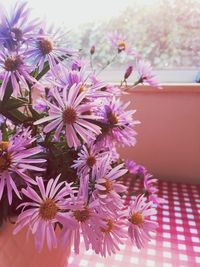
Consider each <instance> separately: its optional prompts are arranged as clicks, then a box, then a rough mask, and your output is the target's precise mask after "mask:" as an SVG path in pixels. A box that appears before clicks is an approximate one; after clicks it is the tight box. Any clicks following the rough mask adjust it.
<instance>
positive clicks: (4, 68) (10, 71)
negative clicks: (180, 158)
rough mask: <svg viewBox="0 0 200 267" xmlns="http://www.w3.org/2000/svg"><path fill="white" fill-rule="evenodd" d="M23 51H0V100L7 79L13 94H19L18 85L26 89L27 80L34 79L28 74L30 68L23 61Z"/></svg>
mask: <svg viewBox="0 0 200 267" xmlns="http://www.w3.org/2000/svg"><path fill="white" fill-rule="evenodd" d="M25 57H26V54H25V53H11V52H9V51H8V50H6V49H2V50H1V51H0V75H1V76H2V84H1V86H0V100H1V101H2V100H3V97H4V94H5V91H6V87H7V84H8V82H9V80H11V83H12V90H13V95H14V96H15V97H17V96H19V95H20V86H23V88H26V89H28V88H29V87H28V84H27V81H28V82H30V83H33V82H35V81H36V80H35V79H34V78H33V77H32V76H31V75H30V72H31V68H30V67H29V66H28V65H26V63H25V61H24V60H25Z"/></svg>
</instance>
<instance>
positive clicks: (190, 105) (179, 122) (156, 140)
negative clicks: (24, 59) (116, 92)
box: [120, 85, 200, 184]
mask: <svg viewBox="0 0 200 267" xmlns="http://www.w3.org/2000/svg"><path fill="white" fill-rule="evenodd" d="M163 88H164V89H162V90H159V89H151V88H149V87H146V88H143V87H141V88H139V89H132V92H131V93H130V94H129V95H125V96H124V97H123V100H125V101H131V104H130V106H129V108H131V109H136V110H137V111H136V113H135V118H136V119H138V120H140V121H141V124H140V125H138V126H136V131H137V133H138V136H137V144H136V146H135V147H133V148H132V147H130V148H127V147H125V148H123V149H120V155H121V156H122V157H125V158H130V159H134V160H135V161H136V162H137V163H138V164H142V165H144V166H145V167H146V168H147V169H148V170H149V172H150V173H153V174H154V176H156V177H158V178H159V179H163V180H172V179H173V181H176V182H188V183H199V184H200V85H196V86H192V85H187V86H186V85H185V86H184V85H183V86H177V85H176V86H173V85H170V86H169V85H168V86H163Z"/></svg>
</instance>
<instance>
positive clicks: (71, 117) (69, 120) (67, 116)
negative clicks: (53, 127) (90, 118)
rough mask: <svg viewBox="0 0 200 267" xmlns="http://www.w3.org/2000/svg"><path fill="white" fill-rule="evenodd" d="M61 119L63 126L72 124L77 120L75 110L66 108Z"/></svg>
mask: <svg viewBox="0 0 200 267" xmlns="http://www.w3.org/2000/svg"><path fill="white" fill-rule="evenodd" d="M62 117H63V122H64V124H73V123H74V122H75V121H76V118H77V113H76V110H75V109H73V108H71V107H68V108H66V109H65V110H64V111H63V115H62Z"/></svg>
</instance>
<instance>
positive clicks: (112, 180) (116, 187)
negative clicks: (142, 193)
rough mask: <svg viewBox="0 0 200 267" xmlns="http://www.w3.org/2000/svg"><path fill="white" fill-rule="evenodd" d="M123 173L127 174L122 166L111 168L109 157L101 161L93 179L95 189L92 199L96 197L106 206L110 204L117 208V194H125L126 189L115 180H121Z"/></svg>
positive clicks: (118, 202)
mask: <svg viewBox="0 0 200 267" xmlns="http://www.w3.org/2000/svg"><path fill="white" fill-rule="evenodd" d="M125 173H127V169H124V164H119V165H117V166H115V167H114V168H111V167H110V160H109V157H105V158H104V159H103V160H102V161H101V164H100V165H99V168H98V171H97V172H96V174H95V177H93V181H95V189H96V190H95V191H94V192H93V194H94V197H98V198H99V199H100V200H101V201H103V202H104V203H106V204H108V203H110V204H113V205H115V206H118V207H119V206H120V205H121V197H120V195H119V194H120V193H123V192H126V190H127V187H126V186H124V185H123V184H122V183H121V182H120V181H117V179H119V178H121V177H122V176H123V175H124V174H125ZM113 205H112V207H113ZM112 207H111V208H112Z"/></svg>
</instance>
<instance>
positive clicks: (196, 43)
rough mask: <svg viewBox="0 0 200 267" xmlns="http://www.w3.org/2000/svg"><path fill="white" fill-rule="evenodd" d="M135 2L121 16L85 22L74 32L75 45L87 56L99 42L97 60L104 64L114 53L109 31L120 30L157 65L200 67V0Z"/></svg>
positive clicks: (140, 51)
mask: <svg viewBox="0 0 200 267" xmlns="http://www.w3.org/2000/svg"><path fill="white" fill-rule="evenodd" d="M131 3H133V4H132V5H130V7H127V8H126V9H125V10H124V11H123V12H122V13H121V15H120V16H119V17H114V18H112V19H110V21H107V22H105V23H102V24H92V23H89V24H85V25H82V27H80V29H79V30H78V31H77V32H75V31H74V32H73V33H72V41H73V44H76V45H77V48H79V49H81V50H82V51H84V56H85V55H86V54H87V53H88V54H89V51H90V47H91V46H92V45H95V47H96V53H95V54H94V63H95V64H97V65H99V66H101V65H104V64H106V62H107V61H108V60H109V58H112V56H113V53H114V51H113V47H111V45H110V43H109V39H108V34H109V33H112V32H114V31H116V30H117V31H119V32H121V33H123V34H125V35H126V36H127V38H128V42H129V43H130V44H131V48H133V49H134V48H135V49H136V50H137V51H138V52H139V53H140V54H141V55H142V57H143V58H144V59H146V60H147V61H149V62H150V63H151V65H152V66H153V67H154V68H157V69H165V68H166V69H169V68H179V69H180V68H183V69H184V68H197V67H199V65H200V63H199V62H200V60H199V59H200V34H199V27H200V1H199V0H160V1H155V3H154V2H152V4H151V5H150V4H147V5H144V2H142V3H143V4H141V3H140V1H136V0H132V2H131ZM105 8H106V7H105ZM70 34H71V33H70ZM122 62H123V63H127V64H128V61H127V59H125V58H123V55H122V54H121V55H120V57H119V61H118V63H122ZM118 66H119V65H118V64H115V65H114V67H118Z"/></svg>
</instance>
